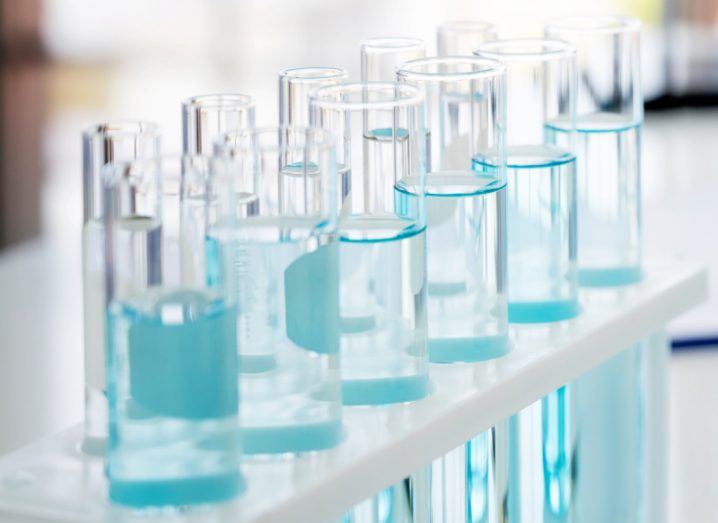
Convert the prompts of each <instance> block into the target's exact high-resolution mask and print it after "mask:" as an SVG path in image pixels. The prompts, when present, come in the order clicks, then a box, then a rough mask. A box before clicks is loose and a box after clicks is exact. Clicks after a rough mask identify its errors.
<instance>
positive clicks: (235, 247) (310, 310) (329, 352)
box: [207, 216, 342, 454]
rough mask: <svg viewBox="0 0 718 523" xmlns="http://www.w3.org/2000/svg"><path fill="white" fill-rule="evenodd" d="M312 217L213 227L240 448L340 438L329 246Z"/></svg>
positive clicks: (280, 448)
mask: <svg viewBox="0 0 718 523" xmlns="http://www.w3.org/2000/svg"><path fill="white" fill-rule="evenodd" d="M322 227H323V223H322V222H318V221H317V220H316V219H312V218H273V217H261V216H257V217H254V218H250V219H246V220H240V221H239V222H238V224H237V225H236V227H234V228H232V229H231V230H227V229H224V230H222V229H221V228H215V229H213V230H211V231H210V236H209V237H208V239H207V245H208V250H207V252H208V257H210V256H214V257H215V258H217V261H214V262H213V264H217V263H229V264H230V266H231V270H230V271H229V272H230V273H231V277H232V278H233V287H232V288H233V289H234V290H233V294H234V298H235V299H236V301H237V338H238V348H239V368H240V372H241V374H242V376H241V379H240V390H241V393H240V394H241V397H242V402H243V403H242V410H241V426H242V447H243V450H244V451H245V453H249V454H257V453H283V452H303V451H309V450H318V449H323V448H329V447H333V446H335V445H337V444H338V443H339V441H340V440H341V437H342V435H341V401H340V385H339V378H338V372H337V371H338V351H339V345H338V340H339V317H338V309H339V307H338V285H339V282H338V260H337V255H338V245H337V243H336V242H334V241H331V240H330V237H329V235H328V234H326V233H325V232H323V228H322Z"/></svg>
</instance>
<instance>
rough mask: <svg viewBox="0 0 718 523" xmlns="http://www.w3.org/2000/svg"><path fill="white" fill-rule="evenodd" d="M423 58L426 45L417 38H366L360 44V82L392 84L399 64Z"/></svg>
mask: <svg viewBox="0 0 718 523" xmlns="http://www.w3.org/2000/svg"><path fill="white" fill-rule="evenodd" d="M424 57H426V44H425V43H424V41H423V40H421V39H419V38H404V37H400V36H390V37H386V38H368V39H367V40H364V41H363V42H362V43H361V79H362V82H393V81H394V80H396V67H397V66H398V65H399V64H401V63H404V62H408V61H409V60H417V59H419V58H424Z"/></svg>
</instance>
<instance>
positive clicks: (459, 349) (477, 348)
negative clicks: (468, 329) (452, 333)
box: [429, 334, 509, 363]
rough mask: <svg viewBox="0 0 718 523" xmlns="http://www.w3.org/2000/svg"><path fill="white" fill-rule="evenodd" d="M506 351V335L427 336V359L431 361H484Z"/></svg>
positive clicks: (499, 355)
mask: <svg viewBox="0 0 718 523" xmlns="http://www.w3.org/2000/svg"><path fill="white" fill-rule="evenodd" d="M508 353H509V340H508V337H507V336H506V335H500V334H496V335H493V336H482V337H475V338H474V337H463V338H429V361H431V362H432V363H453V362H460V361H464V362H475V361H485V360H490V359H494V358H499V357H501V356H505V355H506V354H508Z"/></svg>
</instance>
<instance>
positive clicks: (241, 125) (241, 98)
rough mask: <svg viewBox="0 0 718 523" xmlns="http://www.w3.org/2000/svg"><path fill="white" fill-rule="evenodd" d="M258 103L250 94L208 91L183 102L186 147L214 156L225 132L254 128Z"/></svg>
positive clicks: (187, 151) (190, 151)
mask: <svg viewBox="0 0 718 523" xmlns="http://www.w3.org/2000/svg"><path fill="white" fill-rule="evenodd" d="M254 113H255V103H254V99H253V98H252V97H251V96H248V95H246V94H232V93H230V94H206V95H199V96H193V97H191V98H188V99H187V100H185V101H184V102H182V150H183V152H184V154H187V155H197V154H200V155H207V156H210V155H212V153H213V151H214V144H215V142H216V141H217V139H219V138H220V137H221V136H222V135H223V134H225V133H228V132H230V131H239V130H240V129H249V128H252V127H254V118H255V115H254Z"/></svg>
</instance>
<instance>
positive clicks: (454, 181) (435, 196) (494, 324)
mask: <svg viewBox="0 0 718 523" xmlns="http://www.w3.org/2000/svg"><path fill="white" fill-rule="evenodd" d="M400 187H406V185H405V184H404V185H402V186H400ZM409 190H410V191H411V192H407V191H406V190H404V189H400V190H398V191H397V194H398V197H399V198H411V197H412V193H413V192H415V188H414V187H411V188H409ZM426 210H427V233H426V235H427V243H428V314H429V315H428V324H429V357H430V359H431V361H432V362H435V363H449V362H454V361H481V360H486V359H491V358H495V357H499V356H503V355H504V354H506V352H507V348H508V339H507V333H508V324H507V300H506V290H507V289H506V251H505V249H506V243H505V242H506V238H505V234H506V230H505V227H506V225H505V213H506V210H505V189H503V185H502V184H500V183H497V182H496V180H495V179H494V178H486V177H479V176H476V175H474V174H473V173H471V172H469V173H465V172H458V171H449V172H439V173H431V174H429V175H428V176H427V188H426Z"/></svg>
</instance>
